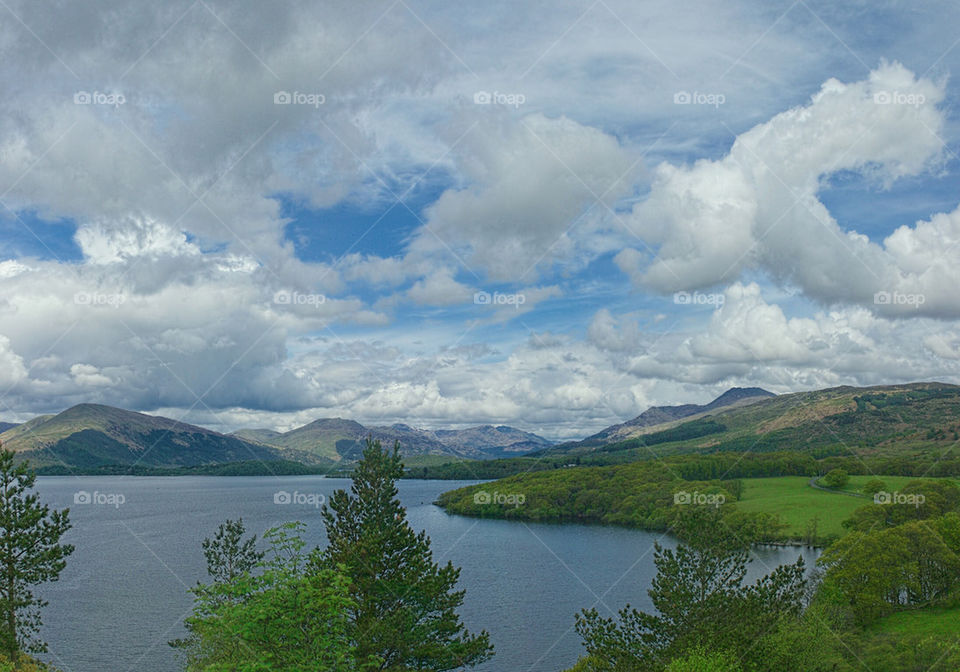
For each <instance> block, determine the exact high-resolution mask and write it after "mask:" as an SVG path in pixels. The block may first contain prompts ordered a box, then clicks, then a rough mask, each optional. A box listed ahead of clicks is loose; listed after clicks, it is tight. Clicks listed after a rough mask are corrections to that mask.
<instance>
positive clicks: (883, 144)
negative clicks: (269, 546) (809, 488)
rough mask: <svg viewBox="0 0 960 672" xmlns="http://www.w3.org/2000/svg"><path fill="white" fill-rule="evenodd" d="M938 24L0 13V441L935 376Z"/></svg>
mask: <svg viewBox="0 0 960 672" xmlns="http://www.w3.org/2000/svg"><path fill="white" fill-rule="evenodd" d="M958 12H960V9H958V8H957V7H956V6H955V5H954V4H951V3H948V2H931V3H924V4H923V5H920V6H918V5H916V4H915V3H905V2H884V3H870V4H849V3H848V4H844V5H839V6H838V5H836V4H835V3H829V2H805V1H799V2H762V3H761V2H755V1H751V2H731V3H695V4H693V5H689V4H687V5H683V6H682V7H678V6H676V5H675V3H669V2H651V3H631V2H626V1H624V2H616V1H613V0H600V1H599V2H573V1H570V2H558V3H553V4H551V8H550V11H549V12H543V10H542V8H541V7H539V6H537V5H534V4H533V3H529V4H520V5H517V4H516V3H507V2H491V3H483V4H482V5H476V6H469V7H463V6H459V5H451V4H449V3H441V2H432V1H420V2H413V1H411V0H403V1H401V2H397V3H390V2H385V3H381V2H371V3H363V4H361V5H359V6H357V3H350V2H343V3H339V2H335V3H324V5H323V7H315V6H313V4H311V3H306V2H303V3H300V2H291V3H284V4H282V5H275V6H274V5H271V6H264V5H263V3H257V2H252V1H251V2H230V3H227V2H213V1H211V2H205V3H198V2H191V1H190V0H182V1H177V2H170V3H163V5H162V6H158V7H152V8H151V9H150V11H149V12H145V11H143V8H142V7H139V6H137V5H135V4H133V3H129V2H128V1H125V0H100V1H98V2H91V3H83V4H82V6H80V5H77V6H71V7H69V8H63V7H59V6H58V5H56V4H55V3H53V2H47V1H45V0H39V1H33V2H27V1H26V0H22V1H10V2H8V3H7V5H6V6H5V7H4V8H2V9H0V13H2V14H5V15H6V16H7V18H8V19H9V20H7V21H3V22H0V51H2V54H0V56H2V58H0V82H2V84H3V88H4V91H5V95H4V96H3V98H2V100H0V130H2V133H0V418H3V419H4V420H24V419H27V418H29V417H31V416H32V415H34V414H37V413H45V412H56V411H59V410H62V409H64V408H66V407H68V406H70V405H72V404H75V403H80V402H100V403H108V404H114V405H118V406H123V407H126V408H133V409H137V410H142V411H146V412H151V413H163V414H165V415H169V416H171V417H176V418H183V419H185V420H188V421H193V422H197V423H201V424H206V425H209V426H212V427H214V428H217V429H222V430H232V429H236V428H239V427H243V426H264V427H273V428H280V429H287V428H290V427H293V426H297V425H299V424H303V423H305V422H308V421H310V420H312V419H315V418H318V417H325V416H341V417H353V418H356V419H358V420H360V421H362V422H365V423H371V424H387V423H391V422H405V423H408V424H411V425H418V426H424V427H447V426H464V425H471V424H481V423H498V424H499V423H503V424H510V425H514V426H518V427H521V428H523V429H527V430H531V431H536V432H538V433H541V434H543V435H545V436H548V437H550V438H557V439H561V438H571V437H577V436H584V435H586V434H589V433H592V432H594V431H597V430H598V429H600V428H602V427H604V426H607V425H609V424H612V423H615V422H620V421H623V420H625V419H628V418H630V417H633V416H635V415H637V414H638V413H639V412H641V411H643V410H644V409H645V408H646V407H648V406H650V405H654V404H670V403H684V402H704V401H708V400H709V399H711V398H713V397H715V396H717V395H718V394H720V393H721V392H723V391H724V390H725V389H727V388H728V387H731V386H734V385H759V386H762V387H766V388H767V389H770V390H772V391H774V392H778V393H782V392H789V391H795V390H802V389H811V388H818V387H826V386H831V385H841V384H853V385H867V384H879V383H893V382H905V381H910V380H921V379H937V380H945V381H949V382H960V375H958V374H960V371H958V362H960V328H958V319H960V297H958V295H957V293H956V291H955V287H956V286H957V285H958V283H960V277H958V275H960V263H958V262H960V211H958V205H960V190H958V188H957V184H958V180H957V178H958V174H960V173H958V171H960V156H958V154H960V142H958V141H960V133H958V131H960V125H958V119H960V116H958V103H960V88H958V87H957V85H956V83H955V81H954V80H955V74H956V72H957V71H958V70H960V47H958V40H957V36H956V35H955V29H954V27H955V26H956V25H958V18H960V17H958ZM281 92H285V93H287V94H290V101H291V102H290V103H287V104H283V103H282V101H283V97H281V98H277V97H276V96H277V95H278V94H281ZM278 100H279V101H281V102H280V103H278V102H276V101H278ZM487 296H489V297H490V301H485V300H484V299H483V298H482V297H487ZM478 297H481V298H480V299H478ZM688 299H689V300H688Z"/></svg>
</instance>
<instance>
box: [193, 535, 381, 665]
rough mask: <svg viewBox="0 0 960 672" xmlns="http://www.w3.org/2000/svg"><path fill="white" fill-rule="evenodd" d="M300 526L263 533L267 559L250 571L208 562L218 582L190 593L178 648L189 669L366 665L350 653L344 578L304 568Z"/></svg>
mask: <svg viewBox="0 0 960 672" xmlns="http://www.w3.org/2000/svg"><path fill="white" fill-rule="evenodd" d="M233 529H236V528H233ZM223 530H224V527H223V526H221V528H220V531H223ZM240 531H241V533H242V525H241V527H240ZM302 531H303V526H302V523H288V524H286V525H283V526H282V527H279V528H274V529H272V530H269V531H268V532H267V533H266V534H265V535H264V536H265V539H266V541H267V542H268V543H269V544H270V554H269V559H267V560H266V561H261V562H260V563H259V565H258V569H259V570H260V573H259V574H257V575H253V574H251V573H249V572H240V573H236V572H234V573H231V572H225V571H223V567H224V565H223V564H221V563H219V562H218V558H215V559H214V567H216V568H217V571H216V572H212V573H214V574H215V576H216V577H218V578H219V579H220V580H217V581H214V582H213V583H211V584H209V585H200V586H197V587H196V588H194V589H193V591H192V592H193V593H194V596H195V600H196V603H195V606H194V610H193V614H192V615H191V616H190V617H189V618H187V621H186V625H187V628H188V630H189V631H190V632H191V635H192V637H191V639H189V640H187V645H186V646H184V648H185V650H186V663H187V665H186V667H187V670H188V671H190V672H201V671H202V672H234V671H236V672H268V671H269V672H300V671H302V670H307V669H310V670H317V671H318V672H353V671H355V670H359V669H368V668H367V667H362V666H358V665H357V662H356V660H355V658H354V656H353V649H352V646H351V641H350V627H349V625H350V624H349V621H348V617H347V614H348V613H349V610H350V609H351V608H352V607H353V602H352V600H351V598H350V595H349V590H348V580H347V578H346V577H345V576H344V575H343V574H341V573H338V572H336V571H334V570H330V569H317V568H312V569H311V570H310V571H308V570H307V568H308V565H309V563H308V557H307V556H306V555H305V554H304V553H303V547H304V542H303V540H302V539H301V534H302ZM230 534H231V533H229V532H228V536H229V535H230ZM208 541H209V540H208ZM214 544H215V542H211V543H210V544H209V546H213V545H214ZM205 546H207V544H205ZM238 546H239V547H240V548H243V544H242V543H241V544H239V545H238ZM208 557H209V556H208ZM249 557H252V556H250V555H249V554H248V556H247V558H248V559H249ZM233 566H234V567H235V568H236V566H237V565H236V564H234V565H233Z"/></svg>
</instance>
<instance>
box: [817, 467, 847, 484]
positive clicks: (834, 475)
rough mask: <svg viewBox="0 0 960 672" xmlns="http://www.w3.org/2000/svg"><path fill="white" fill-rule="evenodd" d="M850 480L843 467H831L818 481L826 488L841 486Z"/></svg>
mask: <svg viewBox="0 0 960 672" xmlns="http://www.w3.org/2000/svg"><path fill="white" fill-rule="evenodd" d="M849 481H850V475H849V474H848V473H847V472H846V470H845V469H831V470H830V471H828V472H827V475H826V476H824V477H823V478H821V479H820V483H822V484H823V485H825V486H827V487H828V488H842V487H843V486H845V485H846V484H847V483H848V482H849Z"/></svg>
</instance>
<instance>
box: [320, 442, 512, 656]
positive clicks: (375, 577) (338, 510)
mask: <svg viewBox="0 0 960 672" xmlns="http://www.w3.org/2000/svg"><path fill="white" fill-rule="evenodd" d="M402 474H403V464H402V462H401V459H400V453H399V446H395V447H394V449H393V450H392V451H385V450H383V449H382V448H381V445H380V443H379V441H376V442H373V441H369V440H368V442H367V446H366V448H365V449H364V451H363V459H362V460H361V462H360V463H359V464H358V465H357V468H356V470H355V471H354V473H353V477H352V478H353V484H352V486H351V489H350V492H349V493H348V492H347V491H345V490H338V491H337V492H335V493H334V495H333V496H332V497H331V499H330V502H329V505H328V506H324V508H323V519H324V522H325V524H326V528H327V538H328V540H329V545H328V546H327V548H326V549H325V550H324V551H323V553H322V554H320V555H318V556H317V557H316V558H314V559H313V565H314V566H316V567H327V568H332V567H338V568H341V569H342V570H343V571H344V572H345V573H346V575H347V577H348V578H349V580H350V588H349V594H350V597H351V599H352V601H353V604H352V605H351V606H350V608H349V611H348V614H349V616H348V618H349V622H350V626H351V632H352V637H353V640H354V642H355V644H356V651H357V656H358V659H359V660H367V659H370V658H377V659H379V660H380V665H379V668H378V669H380V670H383V671H389V672H405V671H406V670H430V671H434V672H440V671H442V670H453V669H459V668H462V667H472V666H474V665H476V664H478V663H481V662H483V661H485V660H487V659H488V658H490V656H491V655H492V654H493V647H492V646H491V645H490V637H489V635H488V634H487V633H486V632H481V633H480V634H479V635H471V634H470V633H469V632H467V630H466V628H465V627H464V625H463V623H462V622H461V621H460V618H459V616H458V615H457V609H458V608H459V607H460V606H461V605H462V604H463V597H464V591H462V590H456V584H457V580H458V578H459V575H460V570H459V569H457V568H455V567H454V566H453V565H452V564H451V563H449V562H448V563H447V564H446V566H440V565H439V564H437V563H435V562H434V561H433V555H432V552H431V550H430V540H429V539H428V538H427V536H426V533H425V532H421V533H419V534H417V533H416V532H414V530H413V529H412V528H411V527H410V524H409V523H408V522H407V519H406V511H405V510H404V508H403V507H402V506H401V504H400V500H399V498H398V497H397V488H396V483H395V481H396V479H398V478H399V477H400V476H401V475H402Z"/></svg>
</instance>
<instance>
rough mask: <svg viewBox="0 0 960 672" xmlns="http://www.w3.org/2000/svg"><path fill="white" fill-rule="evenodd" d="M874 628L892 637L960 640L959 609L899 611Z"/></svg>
mask: <svg viewBox="0 0 960 672" xmlns="http://www.w3.org/2000/svg"><path fill="white" fill-rule="evenodd" d="M874 628H875V629H876V630H878V631H880V632H886V633H890V634H892V635H931V636H935V637H945V638H946V637H949V638H950V639H951V640H954V641H955V640H957V639H958V638H960V607H952V608H940V609H937V608H931V609H919V610H917V611H901V612H899V613H896V614H893V615H891V616H887V617H886V618H884V619H882V620H881V621H880V622H878V623H877V624H876V625H875V626H874Z"/></svg>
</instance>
